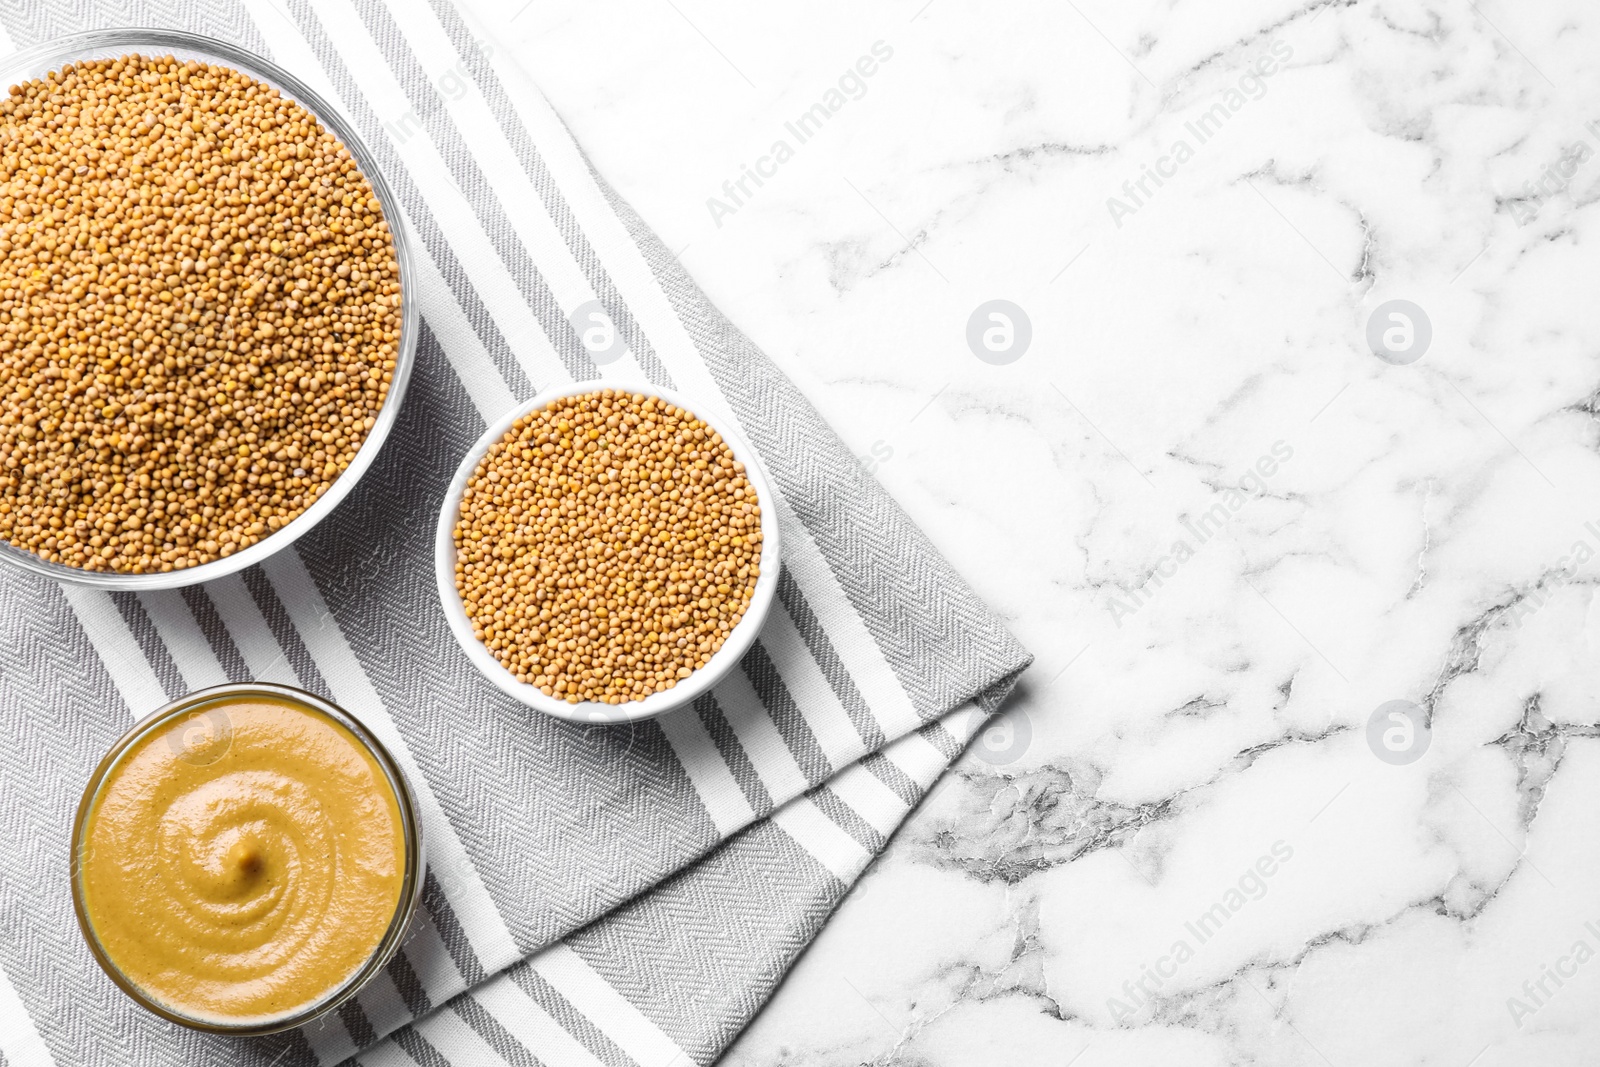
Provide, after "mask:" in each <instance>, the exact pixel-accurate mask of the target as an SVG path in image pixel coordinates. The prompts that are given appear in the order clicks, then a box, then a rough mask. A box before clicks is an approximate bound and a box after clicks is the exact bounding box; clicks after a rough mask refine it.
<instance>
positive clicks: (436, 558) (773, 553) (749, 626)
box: [433, 380, 781, 724]
mask: <svg viewBox="0 0 1600 1067" xmlns="http://www.w3.org/2000/svg"><path fill="white" fill-rule="evenodd" d="M597 389H615V390H617V391H619V392H625V393H638V394H640V395H642V396H653V397H656V398H657V399H659V400H665V401H666V402H667V403H669V404H671V405H673V406H674V407H680V408H683V409H685V410H687V411H692V412H693V413H694V414H695V416H696V417H697V418H699V419H701V420H703V421H704V422H705V423H706V425H708V426H710V427H711V428H712V429H713V430H715V431H716V432H717V433H719V434H721V435H722V439H723V441H724V442H726V443H727V446H728V449H729V450H730V451H731V452H732V453H733V456H734V458H735V459H737V460H738V461H739V462H740V463H743V464H744V473H745V479H746V480H747V481H748V482H749V483H750V485H751V486H752V487H753V488H754V489H755V491H756V500H757V502H758V503H759V504H760V506H761V558H760V567H761V574H760V575H759V576H758V577H757V578H756V588H755V591H754V593H752V594H751V597H750V607H749V608H747V609H746V610H745V613H744V615H743V616H742V617H741V618H740V619H739V621H738V623H737V624H735V626H734V627H733V629H732V630H730V631H729V632H728V636H727V638H726V639H725V640H724V641H723V642H722V647H721V648H719V649H717V651H716V653H715V654H713V655H712V657H711V659H710V661H709V662H707V663H706V665H705V666H704V667H701V668H700V669H699V670H697V671H695V672H694V673H693V674H691V675H689V677H687V678H685V679H683V681H681V682H679V683H678V684H677V685H675V686H673V687H672V688H671V689H663V690H661V691H660V692H658V693H651V694H650V695H649V696H647V697H645V698H644V699H643V700H628V701H624V702H623V703H621V704H602V703H600V702H599V701H593V700H581V701H579V702H578V703H576V704H573V703H569V702H568V701H565V700H561V699H558V698H556V697H552V696H546V695H545V694H544V693H542V692H540V691H539V689H538V687H536V686H533V685H530V684H529V683H527V682H524V681H521V680H519V679H518V678H517V676H516V675H514V674H512V673H511V672H510V671H508V670H507V669H506V668H505V666H504V665H503V664H502V663H501V662H500V661H499V660H497V659H495V657H494V653H492V652H490V651H489V649H488V647H487V646H485V645H484V643H483V642H482V641H479V640H478V639H477V638H476V637H474V636H473V633H472V621H471V620H470V619H469V618H468V617H467V610H466V608H465V606H463V605H462V603H461V594H460V593H459V592H457V590H456V539H455V528H456V521H457V520H458V519H459V518H460V515H461V494H462V493H463V492H464V491H465V490H466V488H467V479H468V478H471V477H472V472H473V471H475V470H477V469H478V463H479V461H481V460H482V459H483V457H484V454H485V453H486V452H488V451H489V448H490V446H491V445H493V444H494V443H495V442H496V441H498V440H500V438H502V437H504V436H505V435H506V433H507V432H508V431H509V430H510V429H511V426H512V424H513V423H515V422H516V421H517V420H518V419H520V418H522V417H523V416H524V415H526V414H528V413H529V412H530V411H536V410H538V409H539V408H542V407H544V406H545V405H546V404H548V403H550V402H551V401H552V400H560V399H562V398H564V397H569V396H581V395H583V394H584V393H592V392H594V391H595V390H597ZM780 558H781V555H780V549H779V545H778V506H777V498H776V496H774V494H773V491H772V486H771V485H770V484H769V483H768V481H767V476H766V471H765V470H763V469H762V466H761V460H760V457H758V456H757V455H756V451H755V449H753V448H751V447H750V445H749V443H748V442H747V441H745V439H744V435H743V434H741V433H740V432H739V431H738V430H737V429H736V428H735V427H734V425H733V421H732V420H731V419H726V418H723V417H721V416H720V415H718V414H716V411H715V409H714V408H712V407H711V405H709V404H697V403H696V402H695V400H694V398H693V397H686V396H683V395H681V394H679V393H676V392H673V391H672V390H670V389H662V388H660V387H659V386H655V385H651V384H649V383H648V382H630V381H611V380H606V381H589V382H577V383H574V384H571V385H562V386H556V387H553V388H550V389H546V390H545V391H544V392H542V393H540V394H539V395H538V396H536V397H534V398H533V399H532V400H530V401H528V402H527V403H526V404H519V405H517V407H516V408H515V409H513V410H512V411H510V412H508V413H506V415H505V416H504V417H502V418H501V419H500V420H499V421H498V422H496V423H495V424H494V425H493V426H490V427H489V428H488V429H487V430H485V431H484V434H483V436H482V437H480V438H478V440H477V443H475V444H474V445H473V446H472V447H471V448H470V449H468V450H467V454H466V457H465V458H463V459H462V461H461V466H460V467H458V468H456V475H455V477H454V478H453V479H451V482H450V488H449V489H448V490H446V491H445V494H444V505H443V507H441V508H440V510H439V525H438V528H437V529H436V530H435V531H434V543H433V568H434V576H435V579H436V580H437V582H438V586H439V603H440V605H441V606H442V607H443V608H444V614H445V618H446V620H448V621H449V623H450V632H451V633H452V634H454V635H455V639H456V643H457V644H459V645H460V646H461V650H462V651H463V652H465V653H466V655H467V659H469V660H471V661H472V665H473V666H474V667H476V668H478V670H479V671H480V672H481V673H482V674H483V676H484V677H486V678H488V679H489V681H491V682H493V683H494V684H495V686H496V687H498V688H499V689H500V691H501V692H503V693H505V694H506V695H507V696H509V697H511V698H512V699H514V700H517V701H520V702H521V703H523V704H526V705H527V706H528V707H530V708H533V709H534V710H536V711H542V712H544V713H545V714H546V715H554V716H555V717H556V718H558V719H566V720H568V721H570V722H579V723H601V724H604V723H626V722H638V721H640V720H643V719H652V718H655V717H656V716H657V715H664V714H665V713H667V712H669V711H671V710H673V709H674V708H681V707H683V706H684V705H685V704H688V703H690V702H691V701H693V700H694V699H695V698H696V697H698V696H700V695H701V694H702V693H705V692H708V691H709V690H710V689H711V687H712V686H714V685H716V684H717V683H718V682H719V681H721V680H722V679H723V678H724V677H725V676H726V675H727V674H728V672H729V671H731V670H733V669H734V668H735V667H736V666H738V664H739V661H740V660H741V659H742V658H743V657H744V654H745V653H746V652H747V651H749V649H750V646H751V645H752V644H754V643H755V640H756V637H757V635H759V634H760V633H761V626H762V624H763V623H765V622H766V619H767V611H768V609H769V608H771V607H772V598H773V596H774V595H775V594H776V593H777V591H778V565H779V559H780Z"/></svg>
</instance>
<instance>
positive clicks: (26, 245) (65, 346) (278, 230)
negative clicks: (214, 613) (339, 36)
mask: <svg viewBox="0 0 1600 1067" xmlns="http://www.w3.org/2000/svg"><path fill="white" fill-rule="evenodd" d="M400 322H401V315H400V272H399V264H398V262H397V261H396V258H395V254H394V242H393V239H392V237H391V235H390V233H389V226H388V223H387V222H386V221H385V220H384V219H383V216H382V213H381V211H380V210H379V206H378V201H377V198H376V197H375V196H373V194H372V187H371V185H370V183H368V181H367V180H366V178H364V177H363V176H362V174H361V172H360V170H359V169H357V167H356V166H355V163H354V161H353V160H352V159H351V158H350V154H349V152H348V150H347V149H345V147H344V146H343V145H341V144H340V143H339V141H338V140H337V139H336V138H335V137H334V136H333V135H332V134H331V133H329V132H328V131H327V130H326V129H325V128H323V126H322V125H321V124H320V123H319V122H318V121H317V119H316V118H315V117H314V116H313V115H311V113H310V112H308V111H306V110H305V109H304V108H302V107H301V106H300V105H298V104H296V103H294V102H293V101H291V100H288V99H286V98H285V97H283V96H282V95H281V94H280V93H278V91H277V90H275V89H273V88H272V87H271V86H268V85H266V84H264V83H261V82H258V81H256V80H254V79H253V78H251V77H249V76H248V75H246V74H243V73H241V72H239V71H237V70H232V69H229V68H227V67H221V66H215V65H210V64H204V63H199V62H195V61H193V60H190V61H186V62H185V61H179V60H177V59H174V58H173V57H172V56H165V57H146V56H139V55H128V56H122V57H120V58H117V59H101V60H89V61H85V62H81V63H75V64H71V65H69V66H66V67H63V68H62V69H61V70H60V71H56V72H52V73H51V74H49V75H48V76H46V77H45V78H41V79H36V80H33V81H29V82H25V83H23V84H21V85H17V86H13V87H12V88H11V92H10V96H9V97H8V98H6V99H4V100H0V537H4V538H5V539H6V540H7V541H9V542H10V543H12V544H13V545H16V546H18V547H21V548H24V549H27V550H29V551H31V552H34V553H36V554H38V555H39V556H41V557H43V558H45V559H47V560H50V561H52V562H56V563H63V564H66V565H68V566H73V567H82V568H85V569H87V570H110V571H117V572H121V573H131V574H149V573H153V572H158V571H170V570H174V569H176V568H181V567H192V566H195V565H197V564H201V563H207V562H210V561H212V560H215V559H218V558H221V557H223V556H227V555H231V554H232V553H234V552H237V551H239V550H240V549H242V548H245V547H247V546H249V545H252V544H254V543H255V542H257V541H259V540H260V539H261V538H263V537H266V536H268V535H270V534H271V533H272V532H273V531H274V530H278V529H280V528H281V527H282V526H283V525H285V524H286V523H288V522H289V521H290V520H292V519H293V518H294V517H295V516H297V515H299V514H300V513H301V512H303V511H304V510H305V509H306V508H307V507H309V506H310V505H311V503H312V502H313V501H315V500H316V499H317V498H318V497H319V496H321V495H322V493H323V492H325V491H326V490H327V488H328V486H329V485H331V484H332V483H333V481H334V479H335V478H337V477H338V475H339V472H340V471H342V470H344V469H345V468H346V467H347V466H348V465H349V463H350V461H351V460H352V459H353V458H354V456H355V454H356V452H357V450H358V449H359V448H360V447H361V443H362V441H363V440H365V438H366V435H367V433H368V431H369V430H371V429H372V426H373V424H374V421H375V419H376V416H377V413H378V410H379V408H380V407H381V406H382V404H383V401H384V397H385V396H386V394H387V392H388V389H389V385H390V383H391V381H392V380H393V372H394V367H395V358H396V355H397V353H398V351H399V343H400Z"/></svg>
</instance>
